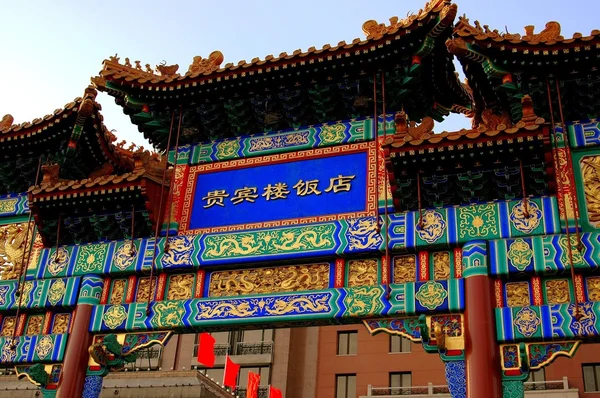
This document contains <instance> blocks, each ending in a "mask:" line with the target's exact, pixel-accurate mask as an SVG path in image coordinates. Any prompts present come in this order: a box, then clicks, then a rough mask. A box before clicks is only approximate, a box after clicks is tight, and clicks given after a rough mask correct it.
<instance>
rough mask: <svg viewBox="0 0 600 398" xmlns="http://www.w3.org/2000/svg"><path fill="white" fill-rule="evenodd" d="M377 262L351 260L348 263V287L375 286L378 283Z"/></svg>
mask: <svg viewBox="0 0 600 398" xmlns="http://www.w3.org/2000/svg"><path fill="white" fill-rule="evenodd" d="M377 271H378V261H377V260H351V261H350V262H349V263H348V286H349V287H355V286H373V285H377V281H378V279H379V278H378V272H377Z"/></svg>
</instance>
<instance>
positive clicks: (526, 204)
mask: <svg viewBox="0 0 600 398" xmlns="http://www.w3.org/2000/svg"><path fill="white" fill-rule="evenodd" d="M519 170H520V171H521V191H522V193H523V210H524V211H523V215H524V216H525V218H529V206H528V203H527V191H526V190H525V171H524V170H523V161H522V160H521V159H519Z"/></svg>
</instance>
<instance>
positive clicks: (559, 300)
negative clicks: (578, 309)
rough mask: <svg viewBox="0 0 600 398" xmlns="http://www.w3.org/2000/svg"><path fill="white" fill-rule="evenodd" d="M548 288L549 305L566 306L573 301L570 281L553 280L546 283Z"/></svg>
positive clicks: (547, 299) (547, 298)
mask: <svg viewBox="0 0 600 398" xmlns="http://www.w3.org/2000/svg"><path fill="white" fill-rule="evenodd" d="M544 286H545V288H546V301H547V302H548V304H564V303H568V302H569V301H571V294H570V289H569V281H568V280H566V279H552V280H547V281H545V282H544Z"/></svg>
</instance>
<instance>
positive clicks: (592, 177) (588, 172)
mask: <svg viewBox="0 0 600 398" xmlns="http://www.w3.org/2000/svg"><path fill="white" fill-rule="evenodd" d="M580 164H581V175H582V176H583V189H584V193H585V203H586V205H587V213H588V221H589V223H590V224H592V225H593V226H595V227H598V226H600V156H586V157H584V158H582V159H581V162H580Z"/></svg>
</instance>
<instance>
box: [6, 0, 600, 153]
mask: <svg viewBox="0 0 600 398" xmlns="http://www.w3.org/2000/svg"><path fill="white" fill-rule="evenodd" d="M455 2H456V3H457V4H458V7H459V15H462V14H466V15H467V16H468V17H469V18H470V20H471V22H473V21H474V20H476V19H477V20H479V21H480V22H481V24H482V25H489V26H490V28H491V29H498V30H500V31H505V29H506V28H508V30H509V31H510V32H511V33H521V34H523V33H524V30H523V27H524V26H525V25H535V26H536V33H537V32H539V31H540V30H542V29H543V28H544V25H545V23H546V22H548V21H551V20H555V21H559V22H560V23H561V25H562V34H563V36H565V37H571V36H572V34H573V33H574V32H581V33H583V34H584V35H589V33H590V31H591V30H592V29H600V21H599V20H598V15H600V0H570V1H564V0H560V1H559V0H545V1H543V0H503V1H500V0H494V1H492V0H455ZM0 6H1V10H2V11H1V14H2V23H0V43H1V45H0V48H1V50H0V51H1V53H0V117H2V115H4V114H6V113H10V114H12V115H13V116H14V118H15V123H22V122H25V121H30V120H33V119H35V118H37V117H42V116H44V115H46V114H48V113H51V112H52V111H54V109H56V108H61V107H63V105H64V104H66V103H68V102H70V101H72V100H73V99H74V98H75V97H78V96H81V95H82V94H83V90H84V89H85V87H86V86H87V85H88V84H89V82H90V77H91V76H95V75H97V74H98V72H99V71H100V69H101V68H102V61H103V60H104V59H105V58H108V57H109V56H110V55H114V54H115V53H118V54H119V56H120V57H121V60H122V61H123V60H124V58H125V57H129V59H130V60H131V62H132V63H133V61H134V60H141V61H142V65H144V64H146V63H150V64H151V65H153V66H154V65H157V64H159V63H160V62H161V61H163V60H165V61H166V62H167V64H169V65H170V64H179V71H180V72H182V73H185V72H186V71H187V68H188V65H189V64H190V63H191V62H192V58H193V57H194V56H195V55H200V56H203V57H206V56H208V55H209V54H210V53H211V52H212V51H214V50H220V51H221V52H222V53H223V54H224V55H225V61H224V63H223V65H224V64H225V63H228V62H233V63H237V62H238V61H239V60H242V59H245V60H248V61H250V60H251V59H252V58H254V57H260V58H261V59H262V58H264V57H265V56H266V55H268V54H274V55H278V54H279V53H281V52H283V51H286V52H288V53H291V52H293V51H294V50H295V49H298V48H300V49H302V50H306V49H308V48H309V47H311V46H315V47H317V48H319V47H321V46H322V45H324V44H326V43H331V44H337V43H338V42H339V41H341V40H345V41H347V42H350V41H352V40H353V39H354V38H357V37H360V38H363V37H364V35H363V33H362V30H361V27H362V24H363V22H364V21H366V20H368V19H376V20H378V21H379V22H386V23H387V22H388V19H389V18H390V17H392V16H398V17H400V18H403V17H405V16H406V15H407V14H408V13H410V12H411V11H412V12H417V11H418V10H419V9H420V8H422V7H423V6H424V0H368V1H358V0H346V1H340V0H303V1H294V2H292V1H289V0H255V1H249V0H228V1H205V0H197V1H192V0H189V1H169V0H163V1H154V0H145V1H127V0H121V1H114V0H105V1H81V0H68V1H67V0H55V1H48V0H27V1H17V0H12V1H11V0H2V1H0ZM98 101H99V102H100V103H101V104H102V106H103V112H102V113H103V115H104V117H105V123H106V125H107V127H108V128H109V129H116V130H117V135H118V137H119V139H126V140H128V141H133V142H136V143H138V144H141V145H145V141H144V140H143V137H142V135H141V133H139V132H138V131H137V128H136V127H135V126H133V125H132V124H131V123H130V121H129V118H128V117H126V116H125V115H123V113H122V111H121V109H120V108H119V107H117V105H115V103H114V101H113V100H112V98H110V97H108V96H107V95H106V94H101V95H99V97H98ZM469 125H470V121H469V120H467V119H465V118H463V117H462V116H460V115H456V116H453V117H451V118H450V119H449V120H448V121H446V122H444V123H443V124H442V125H441V126H439V125H438V126H437V127H436V129H435V131H438V132H439V131H442V130H457V129H460V128H461V127H467V126H469Z"/></svg>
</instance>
